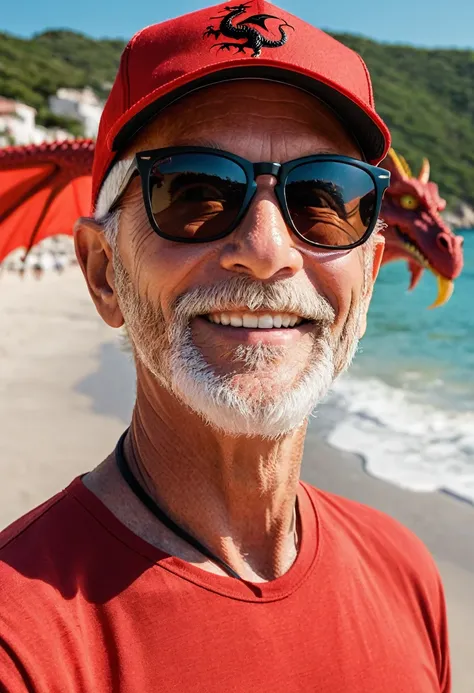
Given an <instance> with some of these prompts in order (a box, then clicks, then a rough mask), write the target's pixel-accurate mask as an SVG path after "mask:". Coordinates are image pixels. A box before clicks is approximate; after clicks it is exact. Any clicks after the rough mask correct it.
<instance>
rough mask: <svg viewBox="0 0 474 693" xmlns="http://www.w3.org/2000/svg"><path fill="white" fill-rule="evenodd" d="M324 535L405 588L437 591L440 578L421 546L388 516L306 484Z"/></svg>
mask: <svg viewBox="0 0 474 693" xmlns="http://www.w3.org/2000/svg"><path fill="white" fill-rule="evenodd" d="M305 487H306V489H307V491H308V493H309V495H310V496H311V498H312V500H313V503H314V506H315V508H316V512H317V514H318V517H319V520H320V523H321V525H322V532H323V534H324V541H326V542H329V543H331V542H332V543H336V544H338V545H339V546H343V547H344V548H345V550H346V551H348V552H349V554H352V555H354V556H357V558H358V559H359V560H364V561H365V563H367V564H369V565H370V566H371V567H372V569H373V570H380V571H384V572H385V573H386V574H387V575H390V576H391V577H392V578H393V579H398V580H399V581H400V583H403V584H405V586H406V585H407V583H411V584H412V585H415V584H416V585H423V586H424V587H425V588H426V589H427V590H428V591H430V592H439V586H440V578H439V573H438V569H437V567H436V564H435V562H434V559H433V557H432V555H431V553H430V552H429V550H428V549H427V547H426V546H425V545H424V543H423V542H422V541H421V540H420V539H419V538H418V537H417V536H416V535H415V534H414V533H413V532H412V531H411V530H409V529H408V528H407V527H405V526H404V525H402V524H401V523H400V522H398V520H396V519H394V518H393V517H391V516H390V515H387V514H386V513H384V512H382V511H380V510H377V509H375V508H372V507H369V506H367V505H364V504H363V503H358V502H357V501H353V500H350V499H347V498H343V497H342V496H338V495H336V494H334V493H329V492H327V491H321V490H318V489H316V488H314V487H312V486H310V485H308V484H305Z"/></svg>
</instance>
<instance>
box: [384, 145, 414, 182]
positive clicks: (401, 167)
mask: <svg viewBox="0 0 474 693" xmlns="http://www.w3.org/2000/svg"><path fill="white" fill-rule="evenodd" d="M388 155H389V157H390V159H391V160H392V163H393V165H394V166H395V168H396V169H397V171H398V173H399V175H400V176H401V177H402V178H404V179H406V178H409V176H410V174H409V172H408V171H407V168H408V165H407V163H406V161H405V160H403V161H402V159H401V158H400V157H399V156H398V154H397V152H396V151H395V149H392V148H390V149H389V150H388Z"/></svg>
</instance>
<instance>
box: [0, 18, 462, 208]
mask: <svg viewBox="0 0 474 693" xmlns="http://www.w3.org/2000/svg"><path fill="white" fill-rule="evenodd" d="M337 38H339V39H340V40H341V41H343V42H344V43H346V44H347V45H348V46H350V47H351V48H353V49H355V50H357V51H358V52H359V53H360V54H361V55H362V56H363V58H364V60H365V61H366V62H367V64H368V66H369V69H370V71H371V74H372V77H373V81H374V87H375V96H376V100H377V106H378V109H379V111H380V113H381V114H382V116H383V117H384V119H385V120H386V122H387V123H388V125H389V126H390V128H391V129H392V134H393V141H394V146H395V147H396V148H397V149H398V150H399V151H400V152H401V153H402V154H403V155H404V156H405V157H406V158H407V159H408V160H409V161H410V163H411V164H412V165H413V168H414V169H416V167H417V166H418V165H419V164H420V162H421V158H422V157H423V156H428V157H429V159H430V161H431V164H432V172H433V173H432V177H433V179H435V180H436V181H438V182H439V183H440V187H441V191H442V193H443V194H444V195H445V196H446V197H447V198H448V199H449V200H450V201H451V202H454V201H455V200H458V199H460V200H464V201H466V202H468V203H470V204H471V205H474V183H473V180H472V171H473V167H474V51H466V50H425V49H419V48H413V47H410V46H400V45H387V44H381V43H377V42H375V41H371V40H369V39H365V38H361V37H358V36H351V35H348V34H344V35H338V36H337ZM123 46H124V42H123V41H119V40H110V39H102V40H94V39H91V38H88V37H87V36H83V35H81V34H77V33H74V32H71V31H47V32H45V33H43V34H39V35H37V36H35V37H33V38H32V39H27V40H25V39H21V38H18V37H14V36H10V35H7V34H0V95H2V96H6V97H10V98H14V99H18V100H20V101H23V102H24V103H27V104H29V105H31V106H34V107H35V108H37V109H38V113H39V117H38V121H39V122H41V123H43V124H45V125H49V124H54V123H55V122H56V121H57V119H56V118H55V117H54V116H52V114H50V113H49V111H48V109H47V97H48V96H49V95H50V94H54V93H55V92H56V90H57V89H58V87H64V86H67V87H78V88H80V87H84V86H86V85H89V86H91V87H93V88H94V89H95V90H96V91H97V92H98V93H99V94H100V95H101V96H105V95H106V93H107V90H108V88H109V87H110V83H111V82H112V81H113V79H114V76H115V72H116V69H117V65H118V61H119V56H120V53H121V51H122V49H123ZM63 124H65V125H69V126H70V125H71V124H70V123H69V124H68V123H63ZM76 131H77V125H76Z"/></svg>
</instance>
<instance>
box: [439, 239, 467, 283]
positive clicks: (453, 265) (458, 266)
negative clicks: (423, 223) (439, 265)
mask: <svg viewBox="0 0 474 693" xmlns="http://www.w3.org/2000/svg"><path fill="white" fill-rule="evenodd" d="M463 242H464V238H463V237H462V236H456V235H455V234H454V233H452V231H450V230H449V229H447V230H442V231H439V232H438V233H437V235H436V239H435V243H436V247H437V248H438V250H439V251H440V253H441V257H443V256H444V259H445V261H446V268H445V271H446V274H448V275H450V279H456V278H457V277H459V275H460V274H461V270H462V267H463V250H462V246H463ZM440 259H441V258H440ZM443 264H444V263H443Z"/></svg>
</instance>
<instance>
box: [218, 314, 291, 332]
mask: <svg viewBox="0 0 474 693" xmlns="http://www.w3.org/2000/svg"><path fill="white" fill-rule="evenodd" d="M207 317H208V320H209V321H210V322H212V323H215V324H216V325H226V326H228V325H230V326H231V327H246V328H247V329H256V328H258V329H261V330H269V329H271V328H276V329H280V328H281V327H294V326H295V325H299V324H300V323H301V322H302V321H303V319H302V318H300V317H298V316H297V315H289V314H288V313H280V314H277V315H270V314H268V313H266V314H264V315H259V314H258V313H244V314H236V313H212V314H209V315H208V316H207Z"/></svg>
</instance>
